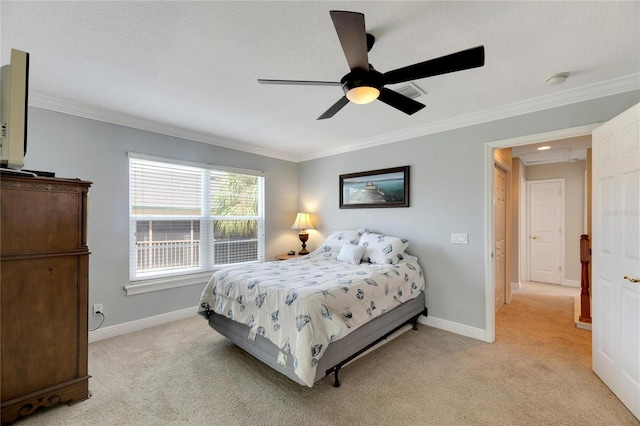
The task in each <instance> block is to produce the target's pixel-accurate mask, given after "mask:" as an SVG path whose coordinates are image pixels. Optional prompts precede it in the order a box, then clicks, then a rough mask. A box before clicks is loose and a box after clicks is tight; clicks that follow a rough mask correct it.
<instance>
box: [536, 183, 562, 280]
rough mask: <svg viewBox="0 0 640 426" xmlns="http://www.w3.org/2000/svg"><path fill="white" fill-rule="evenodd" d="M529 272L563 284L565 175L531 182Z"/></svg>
mask: <svg viewBox="0 0 640 426" xmlns="http://www.w3.org/2000/svg"><path fill="white" fill-rule="evenodd" d="M528 194H529V265H530V272H529V276H530V279H531V281H537V282H544V283H551V284H562V275H563V271H564V227H565V226H564V211H565V196H564V179H545V180H537V181H530V182H528Z"/></svg>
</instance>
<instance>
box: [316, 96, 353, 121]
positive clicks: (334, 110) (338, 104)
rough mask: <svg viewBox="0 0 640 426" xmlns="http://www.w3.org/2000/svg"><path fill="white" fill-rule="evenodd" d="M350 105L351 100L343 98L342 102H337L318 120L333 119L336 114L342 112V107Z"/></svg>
mask: <svg viewBox="0 0 640 426" xmlns="http://www.w3.org/2000/svg"><path fill="white" fill-rule="evenodd" d="M348 103H349V99H347V97H346V96H343V97H342V98H340V100H339V101H338V102H336V103H335V104H333V105H332V106H331V108H329V109H328V110H326V111H325V112H324V114H322V115H321V116H320V117H318V120H324V119H326V118H331V117H333V116H334V115H336V113H337V112H338V111H340V110H341V109H342V107H344V106H345V105H346V104H348Z"/></svg>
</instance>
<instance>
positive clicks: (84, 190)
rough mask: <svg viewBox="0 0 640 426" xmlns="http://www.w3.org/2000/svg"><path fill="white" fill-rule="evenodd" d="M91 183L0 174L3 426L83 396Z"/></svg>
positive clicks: (85, 385)
mask: <svg viewBox="0 0 640 426" xmlns="http://www.w3.org/2000/svg"><path fill="white" fill-rule="evenodd" d="M90 185H91V182H85V181H80V180H73V179H59V178H42V177H16V176H0V205H1V211H0V219H1V222H0V259H1V265H0V332H1V335H0V336H1V337H0V360H1V361H0V362H1V366H0V368H1V370H0V375H1V377H2V381H1V387H0V394H1V397H2V402H1V404H2V405H1V409H2V410H1V411H2V423H3V424H5V423H10V422H13V421H14V420H16V419H17V418H18V417H20V416H24V415H27V414H30V413H32V412H33V411H35V410H36V409H38V408H40V407H49V406H52V405H55V404H58V403H61V402H68V403H75V402H79V401H82V400H85V399H87V398H88V397H89V375H88V373H87V356H88V348H87V347H88V330H87V322H88V291H89V290H88V286H89V249H88V247H87V194H88V191H89V186H90Z"/></svg>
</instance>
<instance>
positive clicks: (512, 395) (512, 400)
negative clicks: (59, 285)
mask: <svg viewBox="0 0 640 426" xmlns="http://www.w3.org/2000/svg"><path fill="white" fill-rule="evenodd" d="M496 328H497V333H496V335H497V339H496V343H494V344H488V343H483V342H480V341H477V340H474V339H470V338H466V337H462V336H459V335H455V334H451V333H448V332H445V331H441V330H438V329H434V328H431V327H427V326H424V325H422V326H420V328H419V330H418V331H408V332H406V333H405V334H403V335H401V336H400V337H398V338H396V339H395V340H393V341H392V342H390V343H388V344H386V345H384V346H382V347H380V348H379V349H377V350H376V351H374V352H372V353H370V354H369V355H367V356H365V357H363V358H361V359H359V360H357V361H355V362H354V363H352V364H351V365H349V366H347V367H345V368H344V369H343V370H342V372H341V381H342V386H341V387H340V388H333V386H332V383H333V381H332V378H325V379H323V380H321V381H320V382H318V383H316V385H315V386H314V387H313V388H306V387H302V386H300V385H298V384H296V383H294V382H292V381H290V380H289V379H287V378H285V377H283V376H281V375H279V374H278V373H276V372H274V371H273V370H271V369H270V368H269V367H266V366H264V365H263V364H261V363H260V362H258V361H256V360H255V359H253V358H252V357H251V356H250V355H247V354H246V353H244V352H243V351H242V350H241V349H238V348H237V347H235V346H233V345H232V344H230V343H229V342H228V341H227V340H226V339H225V338H223V337H221V336H220V335H218V334H216V333H215V332H214V331H213V330H212V329H210V328H209V326H208V325H207V324H206V322H205V321H204V320H203V319H200V318H198V317H194V318H190V319H187V320H183V321H178V322H175V323H172V324H168V325H163V326H159V327H155V328H153V329H149V330H145V331H141V332H137V333H132V334H130V335H126V336H121V337H116V338H113V339H109V340H104V341H101V342H96V343H93V344H91V345H90V346H89V352H90V354H89V360H90V365H89V367H90V369H91V372H92V374H93V378H92V379H91V380H90V382H89V384H90V390H91V392H92V398H91V399H89V400H87V401H84V402H82V403H79V404H76V405H73V406H65V405H62V406H59V407H55V408H53V409H49V410H41V411H38V412H36V413H35V414H34V415H32V416H31V417H28V418H26V419H24V420H22V421H20V422H18V423H19V424H21V425H25V426H26V425H185V424H194V425H195V424H209V425H275V424H282V423H284V424H292V425H294V424H295V425H640V422H639V421H638V420H637V419H636V418H635V417H634V416H633V415H632V414H631V413H630V412H629V411H628V410H627V409H626V408H625V407H624V406H623V405H622V404H621V403H620V402H619V401H618V400H617V399H616V397H615V396H614V395H613V394H612V393H611V392H610V391H609V390H608V388H607V387H606V386H605V385H604V384H603V383H602V382H601V381H600V380H599V379H598V378H597V377H596V376H595V375H594V374H593V373H592V371H591V353H590V350H591V349H590V348H591V333H590V332H589V331H587V330H581V329H577V328H576V327H575V326H574V324H573V300H572V298H570V297H564V296H544V295H539V294H533V293H527V292H526V291H523V292H517V293H515V294H514V298H513V303H512V304H510V305H507V306H505V307H504V308H503V309H502V310H501V312H500V313H499V314H498V316H497V324H496Z"/></svg>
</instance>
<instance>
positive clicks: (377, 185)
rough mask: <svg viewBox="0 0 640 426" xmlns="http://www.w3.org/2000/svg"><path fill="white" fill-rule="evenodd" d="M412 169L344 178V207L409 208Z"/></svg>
mask: <svg viewBox="0 0 640 426" xmlns="http://www.w3.org/2000/svg"><path fill="white" fill-rule="evenodd" d="M409 168H410V166H401V167H392V168H388V169H379V170H371V171H367V172H359V173H349V174H344V175H340V208H341V209H363V208H388V207H409V184H410V181H409Z"/></svg>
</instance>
